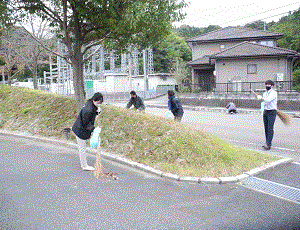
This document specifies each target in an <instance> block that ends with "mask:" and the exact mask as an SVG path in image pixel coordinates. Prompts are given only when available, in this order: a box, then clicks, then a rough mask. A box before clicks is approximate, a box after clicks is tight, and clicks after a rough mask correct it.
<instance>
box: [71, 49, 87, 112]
mask: <svg viewBox="0 0 300 230" xmlns="http://www.w3.org/2000/svg"><path fill="white" fill-rule="evenodd" d="M72 67H73V86H74V91H75V100H76V106H77V112H79V111H80V110H81V108H82V107H83V105H84V103H85V101H86V98H85V90H84V79H83V56H82V55H81V53H79V54H78V53H75V57H74V59H73V60H72Z"/></svg>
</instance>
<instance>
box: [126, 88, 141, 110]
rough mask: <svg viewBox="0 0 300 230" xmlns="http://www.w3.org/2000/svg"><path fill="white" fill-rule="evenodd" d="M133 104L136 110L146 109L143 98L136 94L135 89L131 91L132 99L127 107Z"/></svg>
mask: <svg viewBox="0 0 300 230" xmlns="http://www.w3.org/2000/svg"><path fill="white" fill-rule="evenodd" d="M132 105H133V106H134V108H135V109H136V110H140V111H145V105H144V102H143V100H142V98H140V97H139V96H138V95H136V92H135V91H131V92H130V100H129V102H128V103H127V105H126V108H127V109H129V108H130V107H131V106H132Z"/></svg>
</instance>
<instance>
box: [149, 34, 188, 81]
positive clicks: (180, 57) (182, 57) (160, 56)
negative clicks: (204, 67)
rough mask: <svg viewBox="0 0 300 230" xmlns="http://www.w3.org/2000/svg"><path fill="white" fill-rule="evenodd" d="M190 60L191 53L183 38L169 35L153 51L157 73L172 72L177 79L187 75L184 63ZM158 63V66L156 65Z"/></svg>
mask: <svg viewBox="0 0 300 230" xmlns="http://www.w3.org/2000/svg"><path fill="white" fill-rule="evenodd" d="M191 60H192V52H191V49H190V48H189V47H188V45H187V43H186V41H185V39H184V38H182V37H180V36H178V35H176V34H175V33H171V34H170V35H168V36H167V37H166V39H165V40H163V41H162V42H161V43H160V44H159V46H158V48H157V49H155V50H154V61H155V63H156V66H155V68H156V69H155V70H156V71H159V72H172V73H174V74H176V75H177V76H178V78H180V79H181V78H184V77H186V75H187V70H188V68H187V66H186V62H188V61H191ZM158 63H160V65H159V64H158Z"/></svg>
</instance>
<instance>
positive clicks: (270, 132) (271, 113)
mask: <svg viewBox="0 0 300 230" xmlns="http://www.w3.org/2000/svg"><path fill="white" fill-rule="evenodd" d="M263 119H264V126H265V136H266V144H267V145H268V146H270V147H271V146H272V140H273V136H274V123H275V119H276V110H264V115H263Z"/></svg>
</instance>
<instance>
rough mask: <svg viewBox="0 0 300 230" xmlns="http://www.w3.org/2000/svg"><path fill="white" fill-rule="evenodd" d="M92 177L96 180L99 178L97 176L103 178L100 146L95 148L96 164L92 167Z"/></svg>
mask: <svg viewBox="0 0 300 230" xmlns="http://www.w3.org/2000/svg"><path fill="white" fill-rule="evenodd" d="M94 168H95V170H94V172H93V174H94V177H96V178H97V179H98V178H99V176H104V173H103V166H102V163H101V147H100V145H98V147H97V155H96V162H95V165H94Z"/></svg>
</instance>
